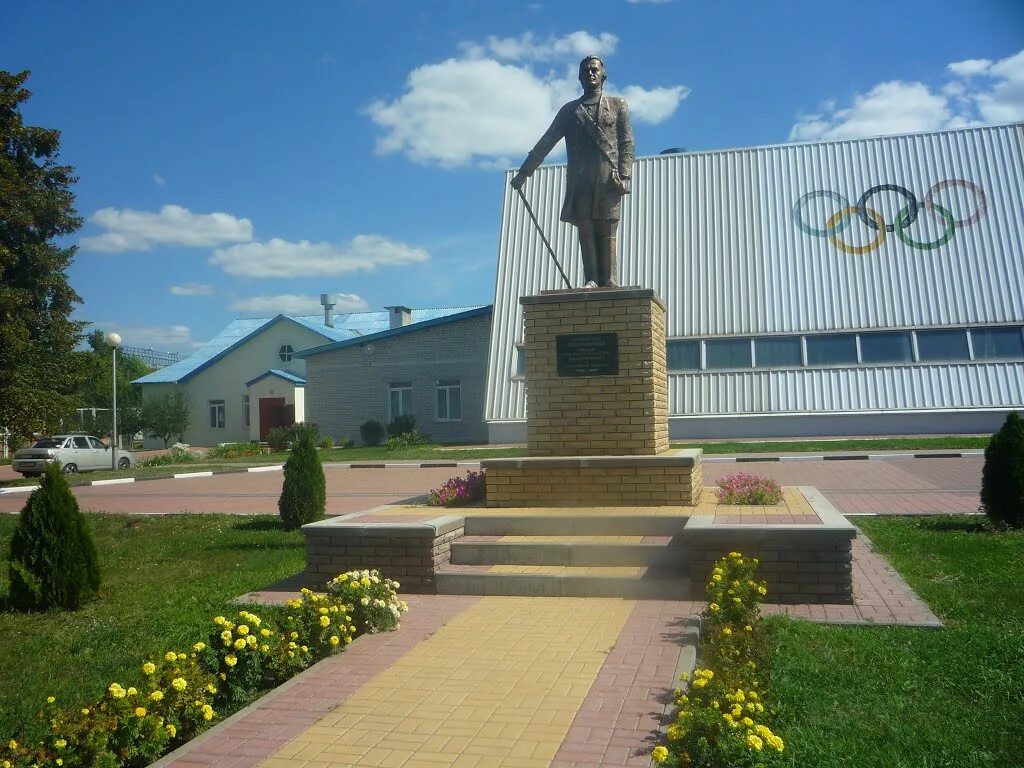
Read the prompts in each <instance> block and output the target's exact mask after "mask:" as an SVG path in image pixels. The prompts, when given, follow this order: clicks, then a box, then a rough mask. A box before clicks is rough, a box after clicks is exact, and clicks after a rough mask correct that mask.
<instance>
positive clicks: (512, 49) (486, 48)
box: [459, 30, 619, 61]
mask: <svg viewBox="0 0 1024 768" xmlns="http://www.w3.org/2000/svg"><path fill="white" fill-rule="evenodd" d="M618 42H619V39H618V38H617V37H616V36H615V35H613V34H611V33H610V32H602V33H601V34H599V35H592V34H590V33H589V32H585V31H583V30H579V31H577V32H570V33H569V34H568V35H563V36H562V37H555V36H553V35H549V36H548V37H547V38H545V39H543V40H538V39H537V38H536V37H535V36H534V34H533V33H532V32H525V33H523V34H522V35H520V36H519V37H495V36H494V35H491V36H490V37H488V38H487V40H486V41H485V42H484V43H472V42H467V43H462V44H460V46H459V47H460V48H461V49H462V51H463V53H465V54H466V55H467V56H469V57H471V58H483V57H485V56H487V55H488V54H489V55H491V56H494V57H495V58H498V59H506V60H508V61H522V60H533V61H559V60H562V59H566V58H575V59H582V58H583V57H584V56H602V57H603V56H607V55H608V54H611V53H615V46H616V45H618Z"/></svg>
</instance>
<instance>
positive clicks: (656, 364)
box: [519, 288, 668, 456]
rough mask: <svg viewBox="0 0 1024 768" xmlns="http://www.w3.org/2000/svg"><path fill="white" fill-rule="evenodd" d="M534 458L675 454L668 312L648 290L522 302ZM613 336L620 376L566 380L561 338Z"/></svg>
mask: <svg viewBox="0 0 1024 768" xmlns="http://www.w3.org/2000/svg"><path fill="white" fill-rule="evenodd" d="M519 302H520V303H521V304H522V305H523V324H524V331H525V333H524V342H525V347H526V430H527V432H526V434H527V445H528V448H529V451H530V455H531V456H594V455H605V456H625V455H634V456H653V455H656V454H659V453H663V452H664V451H667V450H668V382H667V380H666V377H665V307H664V305H663V304H662V303H661V301H660V300H659V299H658V298H657V296H655V295H654V291H653V290H651V289H649V288H614V289H613V288H599V289H595V290H586V291H584V290H571V291H550V292H547V293H543V294H541V295H540V296H523V297H522V298H521V299H520V300H519ZM607 334H613V335H614V338H615V340H616V342H617V350H618V354H617V363H618V371H617V373H615V374H613V375H609V374H599V375H592V376H577V375H559V372H558V364H559V360H558V343H559V337H569V336H574V335H575V336H577V338H578V337H580V336H582V335H591V336H593V335H607Z"/></svg>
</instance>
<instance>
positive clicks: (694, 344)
mask: <svg viewBox="0 0 1024 768" xmlns="http://www.w3.org/2000/svg"><path fill="white" fill-rule="evenodd" d="M666 352H667V353H668V354H667V358H668V361H667V363H668V369H669V370H670V371H699V370H700V342H699V341H670V342H668V344H667V345H666Z"/></svg>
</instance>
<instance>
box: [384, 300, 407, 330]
mask: <svg viewBox="0 0 1024 768" xmlns="http://www.w3.org/2000/svg"><path fill="white" fill-rule="evenodd" d="M384 309H386V310H387V311H388V320H389V321H390V327H391V328H401V327H402V326H404V325H408V324H409V322H410V321H411V320H412V310H411V309H409V308H408V307H403V306H402V305H400V304H399V305H398V306H394V307H384Z"/></svg>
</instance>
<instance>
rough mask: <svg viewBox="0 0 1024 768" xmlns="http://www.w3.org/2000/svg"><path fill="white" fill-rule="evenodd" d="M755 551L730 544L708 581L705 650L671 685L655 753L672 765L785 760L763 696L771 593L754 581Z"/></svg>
mask: <svg viewBox="0 0 1024 768" xmlns="http://www.w3.org/2000/svg"><path fill="white" fill-rule="evenodd" d="M757 565H758V561H757V559H756V558H745V557H743V555H741V554H740V553H739V552H730V553H729V554H728V555H727V556H726V557H724V558H722V559H721V560H719V561H718V562H717V563H716V564H715V567H714V569H713V570H712V572H711V579H710V581H709V582H708V584H707V597H708V605H707V607H706V608H705V609H704V612H703V613H702V614H701V650H700V658H699V659H698V664H697V667H696V668H695V669H694V670H693V674H692V675H689V676H685V677H683V681H684V682H685V683H687V684H688V685H687V689H686V690H682V689H677V690H676V691H675V692H674V697H675V710H674V712H673V717H672V723H671V724H670V725H669V726H668V728H667V730H666V735H667V737H668V743H667V745H659V746H657V747H655V749H654V751H653V752H652V754H651V757H652V758H653V759H654V761H655V762H657V763H662V764H664V765H667V766H692V767H693V768H696V767H697V766H699V767H700V768H754V767H755V766H764V767H765V768H767V766H771V765H773V764H779V763H780V762H781V755H782V751H783V749H784V744H783V741H782V739H781V738H779V736H777V735H776V734H775V733H774V732H773V731H772V729H771V727H770V725H769V721H770V720H771V715H772V712H771V709H770V707H769V706H768V704H766V703H765V699H766V692H765V691H764V689H763V681H764V678H765V672H766V670H765V669H764V664H765V659H766V658H767V654H766V652H765V647H764V638H763V634H762V628H761V617H760V607H759V606H760V603H761V599H762V598H763V597H764V596H765V594H766V593H767V589H766V587H765V583H764V582H763V581H755V579H754V574H755V571H756V569H757Z"/></svg>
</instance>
